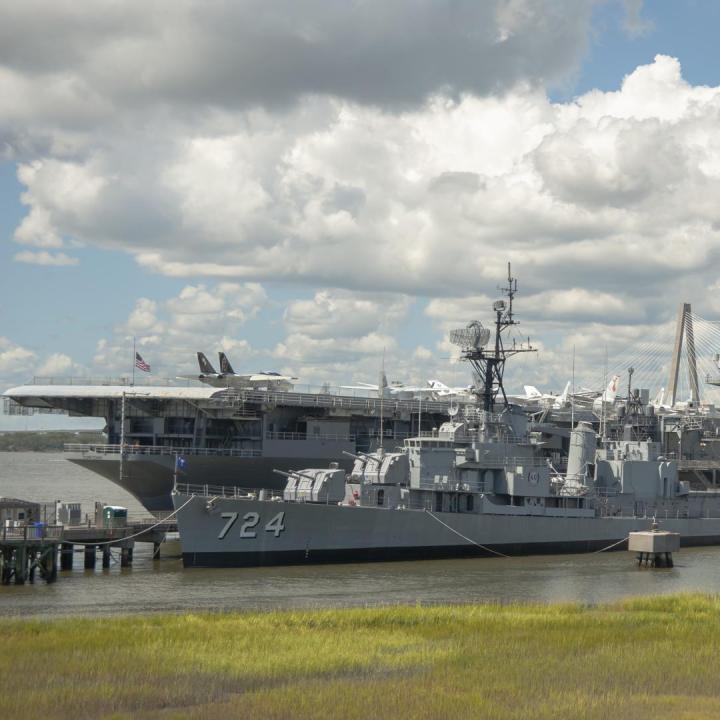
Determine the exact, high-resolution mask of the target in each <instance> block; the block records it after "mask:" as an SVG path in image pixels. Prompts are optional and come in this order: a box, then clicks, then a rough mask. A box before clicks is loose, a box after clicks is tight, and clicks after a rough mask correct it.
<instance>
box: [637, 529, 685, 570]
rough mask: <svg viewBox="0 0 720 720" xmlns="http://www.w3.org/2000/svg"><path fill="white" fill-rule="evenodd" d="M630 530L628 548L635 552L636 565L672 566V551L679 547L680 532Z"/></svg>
mask: <svg viewBox="0 0 720 720" xmlns="http://www.w3.org/2000/svg"><path fill="white" fill-rule="evenodd" d="M657 527H658V526H657V523H656V522H653V525H652V529H651V530H649V531H643V532H631V533H630V534H629V536H628V550H629V551H630V552H635V553H637V559H638V565H640V566H642V565H644V566H645V567H653V568H671V567H673V557H672V554H673V552H675V551H677V550H679V549H680V534H679V533H673V532H665V531H661V530H658V529H657Z"/></svg>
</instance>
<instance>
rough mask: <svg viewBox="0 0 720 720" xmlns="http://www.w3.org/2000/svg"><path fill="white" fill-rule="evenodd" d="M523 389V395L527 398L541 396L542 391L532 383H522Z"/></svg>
mask: <svg viewBox="0 0 720 720" xmlns="http://www.w3.org/2000/svg"><path fill="white" fill-rule="evenodd" d="M523 390H524V391H525V396H526V397H527V398H541V397H542V393H541V392H540V391H539V390H538V389H537V388H536V387H534V386H533V385H523Z"/></svg>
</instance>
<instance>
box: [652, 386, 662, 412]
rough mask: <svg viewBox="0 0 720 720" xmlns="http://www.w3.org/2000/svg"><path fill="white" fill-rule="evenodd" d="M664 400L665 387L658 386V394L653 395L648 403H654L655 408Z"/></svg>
mask: <svg viewBox="0 0 720 720" xmlns="http://www.w3.org/2000/svg"><path fill="white" fill-rule="evenodd" d="M664 401H665V388H660V390H658V394H657V395H656V396H655V399H654V400H653V401H652V403H650V404H651V405H654V406H655V407H656V408H659V407H662V404H663V402H664Z"/></svg>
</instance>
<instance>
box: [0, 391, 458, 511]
mask: <svg viewBox="0 0 720 720" xmlns="http://www.w3.org/2000/svg"><path fill="white" fill-rule="evenodd" d="M343 392H344V394H343ZM5 395H6V396H8V397H11V398H13V399H14V400H15V401H16V402H19V403H21V404H22V405H25V406H30V407H52V408H61V409H63V410H66V411H68V412H69V413H71V414H73V415H82V416H88V417H99V418H104V420H105V422H106V428H105V432H106V434H107V443H104V444H95V445H80V444H76V445H68V446H66V451H67V452H68V459H69V460H71V461H72V462H74V463H76V464H78V465H80V466H82V467H85V468H88V469H89V470H92V471H93V472H96V473H98V474H100V475H102V476H103V477H105V478H107V479H109V480H111V481H113V482H115V483H117V484H118V485H120V486H121V487H122V488H123V489H125V490H127V491H128V492H130V493H131V494H132V495H134V496H135V497H136V498H137V499H138V500H139V501H140V502H141V503H142V504H143V505H144V506H145V507H146V508H147V509H148V510H150V511H151V512H156V511H162V510H171V509H172V502H171V497H170V493H171V491H172V487H173V479H174V477H173V476H174V472H175V469H176V463H178V458H181V460H180V462H179V464H180V465H181V466H182V467H181V469H179V471H178V472H179V474H180V476H181V477H182V478H183V479H184V480H186V481H187V482H190V483H200V484H210V485H217V486H224V485H229V486H237V485H243V486H245V487H257V488H268V489H276V490H279V489H282V487H283V486H284V480H282V479H281V478H280V477H278V475H276V474H274V473H273V472H272V471H273V469H280V470H289V469H294V468H297V467H305V466H308V465H317V466H321V465H326V464H327V463H328V462H331V461H340V462H341V464H343V465H344V466H346V469H347V470H350V468H351V466H352V461H350V460H348V458H347V456H346V455H343V452H352V453H357V452H369V451H373V450H377V449H378V447H379V446H380V438H381V437H382V445H383V446H384V447H386V448H387V449H388V450H390V449H392V448H394V447H396V446H397V445H398V444H402V440H403V439H404V438H406V437H408V436H409V435H412V434H417V433H418V432H420V431H430V430H432V429H433V428H437V427H439V426H440V425H441V424H442V423H443V422H444V421H445V420H446V419H447V417H448V410H451V411H452V408H458V407H461V406H462V404H463V403H464V402H466V401H465V400H463V399H460V398H457V397H453V398H451V399H426V398H417V399H415V398H413V397H412V396H410V397H403V393H394V395H395V396H391V397H379V396H378V393H377V392H375V393H372V392H371V391H366V392H365V393H362V392H360V391H353V392H349V391H347V390H345V391H343V389H338V390H335V389H333V388H329V387H327V386H325V387H323V388H318V389H317V390H316V391H315V392H299V391H280V390H274V389H261V388H249V389H237V388H226V389H219V388H214V387H207V386H204V387H197V386H194V387H172V386H157V385H152V386H150V385H129V384H128V385H123V384H89V383H88V382H87V381H80V382H79V383H78V384H75V383H73V384H67V382H64V383H58V384H50V383H48V382H47V381H43V380H39V381H38V382H36V383H35V384H30V385H25V386H22V387H16V388H12V389H10V390H8V391H7V392H6V393H5ZM343 458H344V460H343Z"/></svg>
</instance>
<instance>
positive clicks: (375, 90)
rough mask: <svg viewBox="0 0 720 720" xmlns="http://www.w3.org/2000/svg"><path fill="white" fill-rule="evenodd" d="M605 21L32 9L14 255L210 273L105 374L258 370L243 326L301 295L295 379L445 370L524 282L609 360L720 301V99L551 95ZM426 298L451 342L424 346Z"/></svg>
mask: <svg viewBox="0 0 720 720" xmlns="http://www.w3.org/2000/svg"><path fill="white" fill-rule="evenodd" d="M594 4H595V3H594V2H593V1H592V0H581V1H577V0H573V1H572V2H571V1H570V0H567V1H565V2H557V1H553V0H542V1H541V2H531V1H530V0H491V1H489V2H482V3H478V2H474V0H460V2H457V1H452V2H435V1H430V0H428V1H427V2H426V1H425V0H422V1H421V2H416V1H413V2H412V3H411V2H409V0H408V1H407V2H406V1H405V0H400V1H399V2H396V3H392V4H390V5H388V3H382V2H379V0H378V1H377V2H367V3H361V4H360V5H358V4H352V3H350V4H348V3H344V4H343V3H339V4H332V3H327V2H320V0H318V1H317V2H316V1H315V0H311V1H310V2H309V3H303V4H302V5H298V4H297V3H293V2H290V1H289V0H287V1H286V0H281V1H280V2H279V3H264V2H260V1H259V0H258V1H255V0H245V1H244V2H239V3H236V4H222V3H221V4H217V5H214V4H211V5H207V4H199V3H196V2H187V3H181V4H178V3H175V2H171V0H161V2H160V3H156V4H155V5H153V6H152V7H148V6H147V4H143V3H140V2H130V3H125V4H123V6H119V5H117V4H116V3H113V2H109V1H108V2H99V3H96V4H95V5H94V6H93V7H91V8H86V9H85V10H84V11H83V13H82V14H78V13H77V12H75V11H74V9H73V5H72V3H70V2H69V1H64V0H61V1H59V2H58V1H56V2H53V3H50V2H48V1H47V0H28V1H27V2H23V3H16V4H14V5H12V7H9V8H7V9H6V12H5V13H4V22H3V24H2V27H1V28H0V146H1V147H2V153H3V156H4V157H6V158H9V159H11V160H12V161H13V162H16V163H17V165H18V179H19V181H20V182H21V184H22V185H23V186H24V188H25V192H24V193H23V196H22V201H23V203H25V205H26V206H27V215H26V217H25V218H24V219H23V220H22V221H21V222H20V223H19V224H18V227H17V228H16V230H15V233H14V237H13V240H14V242H15V243H16V244H17V246H18V252H17V253H15V260H16V261H17V262H24V263H34V264H42V265H54V266H58V267H59V266H63V265H72V264H76V263H77V262H78V257H79V253H80V252H81V247H82V246H87V247H94V248H101V249H106V250H114V251H123V252H127V253H130V254H131V255H132V256H133V257H134V258H135V260H136V261H137V263H138V264H139V265H140V266H141V267H142V268H144V269H146V270H150V271H153V272H156V273H161V274H165V275H168V276H172V277H180V278H187V280H186V282H187V283H188V284H187V286H186V287H185V288H184V289H183V290H182V291H181V292H180V293H179V294H178V296H177V297H175V298H173V299H171V300H166V301H161V300H159V299H158V298H156V297H148V296H147V293H146V296H145V297H143V298H140V299H138V300H137V303H136V305H135V307H134V308H133V309H132V310H131V311H130V313H129V316H128V318H127V320H126V321H125V322H124V323H122V324H121V325H119V326H118V327H117V328H116V331H115V333H114V335H113V336H112V337H108V338H106V339H105V340H104V341H103V343H104V344H103V343H101V346H100V347H99V349H98V352H97V357H96V362H97V363H98V364H99V365H101V366H104V365H107V366H108V367H113V366H114V364H115V365H117V360H116V358H117V357H118V353H119V352H120V350H121V348H124V347H125V346H126V345H127V343H128V339H129V338H132V336H133V335H135V336H137V337H139V338H141V342H142V343H143V347H145V348H147V349H148V350H152V351H153V354H155V353H156V352H157V355H156V357H159V358H160V360H159V363H160V365H161V366H166V367H168V368H170V367H171V366H173V365H174V364H175V363H177V362H179V361H180V358H181V356H182V358H188V359H187V361H183V362H182V363H181V365H182V364H185V365H186V366H188V365H192V350H189V348H194V347H200V346H202V347H210V346H213V347H218V348H220V347H224V348H226V349H228V348H229V349H231V350H236V351H237V352H238V354H240V355H243V356H245V357H248V356H250V354H253V353H254V354H255V356H256V357H257V354H258V353H259V352H260V351H259V350H258V348H251V347H250V345H249V344H248V341H247V339H246V338H244V337H243V336H242V326H243V323H245V322H246V321H247V320H248V319H249V318H251V317H253V316H254V315H255V314H256V313H257V312H258V309H259V308H261V307H264V306H265V305H266V304H268V303H272V299H271V298H268V296H267V294H266V292H267V291H266V289H265V288H264V287H263V285H260V284H259V283H261V282H262V283H263V284H264V285H265V286H267V287H269V283H273V282H277V281H280V282H284V283H286V284H287V285H291V286H292V287H296V288H298V290H297V297H298V298H303V297H304V298H305V299H295V300H291V301H290V302H289V303H288V306H287V309H286V310H285V313H284V317H283V321H284V329H285V337H283V338H282V339H281V340H280V341H277V339H276V338H273V340H272V341H271V342H270V345H272V346H274V349H272V350H270V347H269V346H268V347H267V348H266V350H267V352H268V353H269V354H270V358H271V359H274V360H277V361H280V362H283V363H286V365H287V368H290V369H291V370H292V371H294V372H296V373H297V372H302V371H303V369H305V370H307V374H308V375H311V376H313V377H318V378H319V377H320V373H321V372H334V373H336V374H339V373H340V372H343V373H345V374H347V372H348V371H349V370H350V371H352V372H354V373H356V374H364V373H369V372H370V370H371V367H372V366H376V365H377V358H378V357H379V356H381V355H382V353H383V349H385V351H386V352H387V354H388V356H389V357H391V358H392V357H393V355H394V358H393V360H394V361H395V362H396V364H397V366H398V367H400V368H402V369H405V368H407V370H408V371H410V366H411V364H412V363H413V362H415V363H417V364H418V365H420V366H421V367H422V372H425V371H430V370H431V369H432V367H431V362H432V361H431V359H430V357H428V353H431V352H432V353H435V354H437V353H440V354H441V355H442V356H443V357H447V356H449V355H451V354H452V348H451V346H450V345H449V344H448V342H447V340H439V341H438V338H439V337H440V335H441V334H442V333H445V331H446V330H447V329H448V328H449V327H451V326H453V325H458V324H464V323H465V322H467V321H468V320H469V319H472V318H474V317H479V318H486V317H487V315H488V312H487V308H488V307H489V304H490V302H491V301H492V299H493V297H494V295H495V291H494V288H495V286H496V285H497V284H498V283H500V282H502V278H503V277H504V276H505V274H506V263H507V262H508V261H512V263H513V268H514V271H515V272H516V274H518V275H519V277H520V280H521V289H522V293H521V296H520V299H519V303H520V305H519V307H520V308H521V310H522V317H523V319H524V320H526V322H527V330H528V331H530V330H532V331H535V332H537V334H538V335H540V336H543V337H545V336H547V337H548V339H546V340H545V349H544V350H543V358H544V359H545V358H546V359H547V360H548V363H549V365H550V366H551V367H552V368H553V369H552V370H551V371H549V372H551V373H554V375H553V376H560V375H564V374H565V370H564V369H563V367H564V366H567V364H568V360H567V358H568V345H567V342H568V341H567V340H565V341H564V342H563V337H566V338H567V337H570V336H572V337H573V338H574V342H573V345H575V346H576V347H577V348H581V347H582V348H584V347H586V346H587V348H588V349H587V356H586V357H585V356H583V358H582V361H583V362H585V361H587V362H588V363H590V362H594V363H595V365H596V366H597V361H598V356H597V353H598V348H600V347H601V346H604V345H605V344H610V345H611V346H612V345H613V343H615V342H616V339H617V338H623V337H626V336H627V335H629V334H630V332H631V331H630V330H629V329H630V328H634V329H635V330H634V331H635V333H636V335H638V336H645V335H650V334H651V333H652V331H653V328H657V327H665V326H667V325H668V323H671V320H672V315H673V313H674V309H675V306H676V304H677V302H678V301H679V300H681V299H692V300H694V301H696V307H697V309H698V310H699V311H700V312H702V311H703V309H707V308H711V307H712V304H713V301H712V299H711V298H710V299H708V298H706V297H705V295H706V293H704V292H702V289H704V288H709V287H710V286H713V285H715V284H716V283H717V282H718V278H717V273H716V271H715V270H714V269H713V268H714V267H716V263H717V261H718V259H720V252H719V250H720V234H719V228H720V206H719V205H718V203H717V201H716V198H717V196H718V191H719V190H720V138H719V137H718V134H717V131H716V128H717V116H718V111H719V110H720V88H719V87H715V86H713V87H705V86H693V85H690V84H689V83H687V82H686V81H685V80H684V79H683V76H682V71H681V67H680V64H679V62H678V61H677V60H676V59H674V58H671V57H667V56H663V55H658V56H657V57H655V58H654V60H651V59H650V58H648V64H646V65H643V66H641V67H638V68H636V69H635V70H634V71H633V72H631V73H630V74H629V75H628V76H627V77H625V78H624V79H623V80H622V81H621V80H620V78H618V89H617V90H615V91H610V92H601V91H597V90H596V91H591V92H588V93H586V94H584V95H582V96H580V97H577V98H575V99H574V100H572V101H567V102H551V101H550V100H549V99H548V94H547V90H548V86H550V85H553V84H554V85H556V86H557V85H558V84H559V83H563V82H567V81H568V80H569V79H571V78H572V74H573V73H574V72H576V71H577V69H578V67H579V62H580V60H581V58H582V56H583V53H584V52H585V49H586V46H587V38H588V36H589V33H590V31H591V16H592V9H593V5H594ZM641 6H642V3H641V2H638V1H637V0H626V2H625V7H626V15H625V25H626V30H627V31H628V32H629V33H631V34H641V33H644V32H648V31H649V29H650V27H649V26H648V24H647V23H646V22H645V21H644V20H643V18H642V16H641ZM40 16H42V17H43V18H44V23H43V24H42V26H41V24H39V23H38V22H37V18H38V17H40ZM249 19H251V21H249ZM47 27H53V33H52V37H50V34H49V33H48V32H47V30H46V28H47ZM307 288H312V292H313V293H314V295H312V297H310V298H309V299H308V298H307V296H308V292H307ZM318 288H324V289H322V290H318ZM698 288H700V289H701V290H700V292H698ZM270 295H271V296H272V292H271V293H270ZM416 298H422V299H420V300H417V299H416ZM425 298H430V300H429V302H428V304H427V307H426V308H425V309H424V317H425V318H426V322H427V324H428V325H430V324H432V327H428V334H427V335H426V336H423V337H417V338H414V339H413V340H411V341H409V342H407V341H406V342H405V344H404V345H403V344H402V343H398V341H397V340H396V339H395V338H396V335H397V333H398V329H399V325H400V322H401V321H402V320H403V319H404V318H407V317H408V316H409V315H412V314H413V313H415V314H416V315H417V314H418V313H420V312H422V310H421V309H420V308H421V307H422V305H423V304H424V303H425ZM523 330H525V328H523ZM588 338H591V340H589V339H588ZM436 341H437V342H438V344H437V345H436V346H435V347H432V349H430V348H431V345H432V344H433V342H436ZM619 344H620V343H619ZM416 346H417V348H416V350H414V351H413V350H412V347H416ZM408 347H409V348H410V349H408ZM123 352H124V350H123ZM578 352H580V351H578ZM270 358H269V359H270ZM323 364H324V370H321V365H323ZM563 364H564V365H563ZM187 369H190V368H189V367H188V368H187ZM303 374H305V373H303ZM548 377H550V375H549V376H548Z"/></svg>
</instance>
